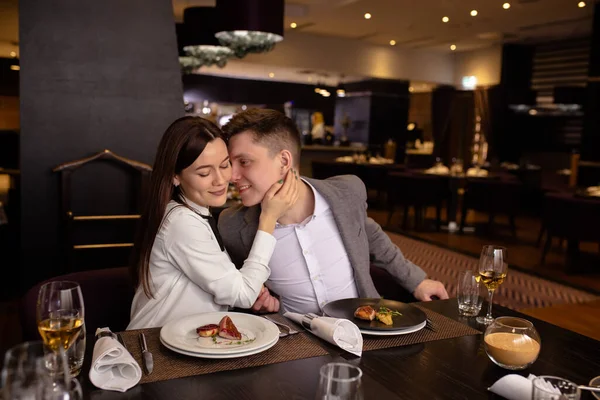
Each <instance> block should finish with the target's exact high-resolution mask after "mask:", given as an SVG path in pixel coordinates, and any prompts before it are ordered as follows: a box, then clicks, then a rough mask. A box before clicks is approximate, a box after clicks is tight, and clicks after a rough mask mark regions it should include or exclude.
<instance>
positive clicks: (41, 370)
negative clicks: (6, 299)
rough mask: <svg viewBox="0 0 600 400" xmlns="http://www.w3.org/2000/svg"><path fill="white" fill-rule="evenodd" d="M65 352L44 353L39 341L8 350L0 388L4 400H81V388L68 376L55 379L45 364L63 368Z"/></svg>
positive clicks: (25, 343) (0, 394) (0, 395)
mask: <svg viewBox="0 0 600 400" xmlns="http://www.w3.org/2000/svg"><path fill="white" fill-rule="evenodd" d="M66 363H67V361H66V358H65V357H64V352H63V353H62V355H61V354H59V353H53V352H45V351H44V345H43V343H42V342H41V341H37V342H24V343H21V344H18V345H16V346H14V347H12V348H11V349H9V350H8V351H7V352H6V354H5V356H4V366H3V368H2V389H1V390H0V398H4V399H42V400H58V399H61V400H67V399H68V400H80V399H82V397H83V396H82V392H81V385H80V384H79V382H78V381H77V379H71V378H69V377H68V375H67V376H66V377H65V379H56V378H57V377H56V376H54V377H53V376H52V374H51V373H50V371H48V369H47V365H48V364H52V365H65V364H66Z"/></svg>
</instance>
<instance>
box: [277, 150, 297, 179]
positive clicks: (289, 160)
mask: <svg viewBox="0 0 600 400" xmlns="http://www.w3.org/2000/svg"><path fill="white" fill-rule="evenodd" d="M279 157H280V162H281V175H282V176H285V174H286V173H287V172H288V171H289V170H290V169H291V168H292V166H293V165H294V159H293V157H292V153H290V151H289V150H281V153H279Z"/></svg>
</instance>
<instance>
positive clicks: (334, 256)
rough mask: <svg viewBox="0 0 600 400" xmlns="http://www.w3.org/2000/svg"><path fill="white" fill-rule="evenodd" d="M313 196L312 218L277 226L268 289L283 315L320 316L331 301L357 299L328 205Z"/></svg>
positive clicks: (314, 191) (349, 267) (352, 273)
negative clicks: (318, 314) (306, 314)
mask: <svg viewBox="0 0 600 400" xmlns="http://www.w3.org/2000/svg"><path fill="white" fill-rule="evenodd" d="M304 182H305V183H306V184H307V185H308V186H309V187H310V188H311V190H312V192H313V194H314V196H315V209H314V212H313V215H311V216H309V217H308V218H307V219H306V220H304V221H303V222H301V223H299V224H292V225H280V224H277V226H276V227H275V232H273V235H274V236H275V238H276V239H277V244H276V246H275V251H274V252H273V256H272V257H271V261H270V262H269V267H270V268H271V276H270V277H269V280H268V282H267V283H266V285H267V287H268V288H269V289H270V290H272V291H273V292H275V293H278V294H282V293H284V294H285V295H281V298H280V301H281V306H282V308H283V309H284V311H292V312H299V313H309V312H313V313H321V310H322V307H323V306H324V305H325V304H327V303H328V302H330V301H334V300H338V299H344V298H351V297H358V290H357V289H356V283H355V281H354V270H353V269H352V266H351V265H350V261H349V259H348V255H347V253H346V248H345V247H344V243H343V242H342V238H341V236H340V232H339V230H338V228H337V225H336V223H335V220H334V218H333V214H332V212H331V209H330V207H329V204H327V201H326V200H325V199H324V198H323V197H322V196H321V195H320V194H319V193H318V192H317V191H316V190H315V188H313V187H312V185H310V184H309V183H308V182H306V181H304Z"/></svg>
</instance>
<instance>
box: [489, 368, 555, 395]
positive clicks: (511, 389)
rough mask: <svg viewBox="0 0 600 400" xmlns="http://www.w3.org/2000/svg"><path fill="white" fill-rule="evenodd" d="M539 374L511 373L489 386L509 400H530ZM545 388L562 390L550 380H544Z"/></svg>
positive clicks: (491, 389)
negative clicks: (525, 375)
mask: <svg viewBox="0 0 600 400" xmlns="http://www.w3.org/2000/svg"><path fill="white" fill-rule="evenodd" d="M535 378H537V376H535V375H533V374H529V376H528V377H527V378H525V377H524V376H521V375H516V374H510V375H505V376H503V377H502V378H500V379H498V380H497V381H496V383H494V384H493V385H492V386H490V387H489V388H488V390H489V391H490V392H492V393H495V394H497V395H499V396H502V397H506V398H507V399H508V400H530V399H531V394H532V392H533V380H534V379H535ZM544 384H545V388H546V389H547V390H548V391H550V392H553V393H556V394H560V390H558V389H557V388H556V387H554V386H553V385H552V384H551V383H550V382H546V381H544Z"/></svg>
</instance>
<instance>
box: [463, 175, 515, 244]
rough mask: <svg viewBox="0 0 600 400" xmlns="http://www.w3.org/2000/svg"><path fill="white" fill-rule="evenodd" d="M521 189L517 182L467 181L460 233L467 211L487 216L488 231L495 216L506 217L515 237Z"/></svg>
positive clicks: (501, 180) (479, 179)
mask: <svg viewBox="0 0 600 400" xmlns="http://www.w3.org/2000/svg"><path fill="white" fill-rule="evenodd" d="M521 188H522V184H521V183H520V182H518V181H517V180H506V179H494V178H469V179H467V183H466V187H465V194H464V197H463V205H462V213H461V218H460V232H461V233H462V232H463V230H464V226H465V221H466V219H467V213H468V211H469V210H475V211H480V212H483V213H486V214H488V227H489V228H490V229H491V228H492V227H493V224H494V218H495V217H496V216H497V215H506V216H508V220H509V224H510V229H511V232H512V234H513V236H515V237H516V236H517V226H516V223H515V217H516V215H517V213H518V211H519V206H520V202H521Z"/></svg>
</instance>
